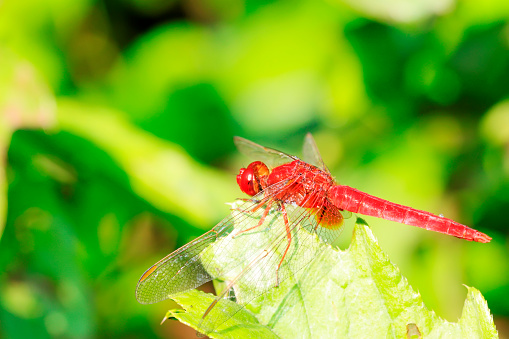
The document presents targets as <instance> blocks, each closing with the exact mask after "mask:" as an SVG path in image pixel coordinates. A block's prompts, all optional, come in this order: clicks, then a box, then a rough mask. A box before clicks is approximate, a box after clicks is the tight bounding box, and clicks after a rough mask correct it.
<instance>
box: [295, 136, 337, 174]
mask: <svg viewBox="0 0 509 339" xmlns="http://www.w3.org/2000/svg"><path fill="white" fill-rule="evenodd" d="M302 160H304V161H305V162H307V163H308V164H311V165H313V166H316V167H318V168H319V169H321V170H323V171H324V172H326V173H329V174H330V172H329V169H328V168H327V166H325V163H324V162H323V159H322V156H321V155H320V151H319V150H318V146H317V145H316V142H315V139H314V138H313V136H312V135H311V133H307V134H306V137H305V138H304V144H303V146H302Z"/></svg>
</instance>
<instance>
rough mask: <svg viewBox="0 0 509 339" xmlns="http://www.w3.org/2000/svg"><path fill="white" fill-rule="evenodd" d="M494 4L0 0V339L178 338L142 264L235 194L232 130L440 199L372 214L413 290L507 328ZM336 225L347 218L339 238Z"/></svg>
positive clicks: (507, 182)
mask: <svg viewBox="0 0 509 339" xmlns="http://www.w3.org/2000/svg"><path fill="white" fill-rule="evenodd" d="M508 97H509V2H507V1H505V0H488V1H483V2H478V1H474V0H463V1H455V0H446V1H444V0H433V1H429V0H417V1H404V0H391V1H373V0H362V1H353V0H300V1H299V0H298V1H276V0H259V1H256V0H245V1H243V0H105V1H99V0H96V1H94V0H73V1H64V0H47V1H39V0H21V1H20V0H3V1H0V119H1V120H0V153H1V154H2V160H3V161H2V165H1V167H0V190H1V195H0V225H1V227H0V230H2V237H1V240H0V336H1V337H4V338H29V337H30V338H93V337H98V338H106V337H107V338H120V337H121V338H138V337H144V338H184V337H194V331H193V330H190V331H186V328H185V327H182V326H179V324H178V323H177V322H175V321H168V322H166V323H165V324H164V325H162V326H160V325H159V322H160V320H161V319H162V318H163V316H164V314H165V313H166V310H167V309H169V308H173V307H175V305H174V304H173V303H172V302H171V301H167V302H163V303H159V304H156V305H150V306H147V305H140V304H138V303H137V302H136V300H135V297H134V288H135V286H136V283H137V281H138V278H139V276H140V275H141V274H142V273H143V272H144V270H145V269H147V268H148V267H149V266H150V265H151V264H153V263H154V262H155V261H157V260H158V259H160V258H161V257H163V256H164V255H166V254H167V253H169V252H171V251H173V250H174V249H176V248H177V247H179V246H181V245H183V244H185V243H186V242H188V241H189V240H191V239H193V238H194V237H196V236H198V235H200V234H202V233H203V232H205V231H206V230H208V229H210V228H211V227H212V226H214V225H215V223H217V222H218V221H219V220H220V219H221V218H222V217H224V216H226V215H227V214H228V206H227V205H225V204H224V203H225V202H230V201H233V200H234V199H235V198H237V197H243V195H242V194H241V192H240V191H239V190H238V188H237V187H236V183H235V175H236V173H237V172H238V169H239V168H240V167H241V166H245V165H246V164H247V163H248V162H249V159H246V158H244V157H243V156H241V155H239V154H238V152H237V151H236V150H235V148H234V145H233V142H232V137H233V136H234V135H240V136H243V137H246V138H248V139H251V140H253V141H255V142H257V143H260V144H263V145H267V146H271V147H275V148H278V149H281V150H284V151H286V152H288V153H293V154H297V155H298V154H299V152H300V147H301V144H302V140H303V137H304V135H305V133H307V132H312V133H313V134H314V136H315V138H316V140H317V143H318V145H319V148H320V149H321V151H322V154H323V157H324V159H325V162H326V163H327V164H328V165H329V167H330V169H331V172H332V173H333V174H334V175H335V176H336V177H337V178H338V180H339V182H341V183H343V184H348V185H351V186H354V187H356V188H358V189H361V190H364V191H367V192H369V193H371V194H375V195H378V196H380V197H383V198H386V199H390V200H393V201H395V202H398V203H402V204H407V205H410V206H413V207H416V208H419V209H425V210H429V211H432V212H434V213H436V214H440V213H441V214H444V215H445V216H447V217H450V218H453V219H455V220H457V221H459V222H462V223H464V224H467V225H471V226H473V227H475V228H477V229H479V230H481V231H483V232H485V233H487V234H489V235H491V236H492V237H493V241H492V242H491V243H490V244H476V243H469V242H466V241H462V240H458V239H456V238H453V237H448V236H444V235H440V234H436V233H432V232H426V231H424V230H421V229H417V228H413V227H409V226H403V225H400V224H396V223H391V222H384V221H380V220H377V219H373V218H367V220H368V222H369V223H370V224H371V226H372V228H373V231H374V233H375V235H376V236H377V237H378V239H379V243H380V245H381V246H382V248H383V249H384V251H386V252H387V253H388V254H389V256H390V258H391V260H392V261H393V262H394V263H395V264H396V265H397V266H399V267H400V269H401V271H402V273H403V275H404V276H406V277H407V278H408V279H409V281H410V284H411V285H412V286H413V287H414V288H415V289H416V290H418V291H420V293H421V294H422V297H423V300H424V302H425V303H426V305H427V306H428V307H429V308H431V309H433V310H435V311H436V313H437V314H438V315H440V316H442V317H444V318H446V319H447V320H449V321H456V320H457V318H458V317H459V316H460V314H461V309H462V307H463V302H464V298H465V296H466V289H465V288H464V287H463V286H462V284H466V285H469V286H475V287H476V288H478V289H479V290H480V291H481V292H482V293H483V295H484V296H485V297H486V299H487V301H488V305H489V307H490V308H491V311H492V314H493V316H494V319H495V323H496V325H497V328H498V330H499V332H500V334H501V336H502V337H504V336H505V337H507V335H508V334H509V318H508V317H509V260H508V258H509V243H508V240H509V238H508V235H509V231H508V230H509V221H508V218H507V212H508V211H509V100H508ZM350 237H351V229H348V228H347V229H346V230H345V232H344V239H345V240H344V246H347V244H348V241H349V239H350Z"/></svg>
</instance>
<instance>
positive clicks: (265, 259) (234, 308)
mask: <svg viewBox="0 0 509 339" xmlns="http://www.w3.org/2000/svg"><path fill="white" fill-rule="evenodd" d="M324 206H326V208H327V212H325V213H321V211H316V210H310V209H304V208H301V207H299V206H296V205H291V204H286V205H283V206H280V207H279V208H278V209H275V210H274V212H273V213H272V214H271V215H270V216H269V217H267V219H266V222H265V223H264V225H262V226H260V228H261V229H253V230H252V231H248V232H245V233H243V234H242V236H239V237H238V238H236V242H235V243H230V244H229V245H228V246H234V247H236V248H237V250H234V249H232V250H228V252H229V253H235V254H236V259H237V260H241V261H242V262H243V265H242V266H239V267H237V268H236V269H235V270H232V271H230V272H229V273H228V274H227V275H226V276H224V277H223V278H224V279H225V280H226V282H228V283H229V284H228V287H227V288H226V289H225V291H223V293H221V294H219V295H218V297H217V298H216V301H215V302H214V304H213V305H212V306H213V307H212V308H210V307H209V310H208V311H207V312H206V314H205V315H204V318H203V319H202V322H201V324H200V331H202V332H203V333H205V334H207V333H210V332H212V331H213V330H215V329H217V327H218V326H220V325H221V324H222V323H224V322H225V321H227V320H228V319H229V318H230V317H232V316H233V315H234V314H235V313H237V312H238V311H240V310H241V309H242V308H244V307H245V306H246V305H247V304H249V303H251V304H252V303H253V302H254V303H256V305H255V306H254V308H255V309H256V308H257V306H258V305H261V304H262V300H261V299H258V298H259V297H260V296H262V295H263V294H265V293H266V292H267V291H269V290H270V289H272V288H274V287H275V286H277V285H278V284H281V283H283V282H284V281H285V280H287V279H288V278H290V277H293V276H296V275H298V276H300V274H301V273H302V272H303V271H304V270H303V269H304V268H305V267H306V266H307V265H308V264H309V263H310V262H312V260H313V259H314V258H316V257H318V256H319V255H320V253H321V252H322V251H323V249H325V248H326V246H325V245H324V244H323V242H324V241H325V242H327V243H330V244H332V243H334V241H335V240H336V239H337V238H338V237H339V235H340V233H341V230H342V226H341V225H342V215H341V213H340V212H339V210H338V209H337V208H335V207H334V206H332V205H330V206H329V205H328V204H327V203H325V204H324ZM283 211H286V214H287V216H288V224H286V223H285V220H284V216H283V214H284V212H283ZM325 226H326V227H325ZM289 239H290V240H289ZM319 239H321V241H320V240H319ZM216 245H217V246H216ZM211 248H213V249H214V251H216V250H217V251H220V252H222V251H225V246H224V245H223V244H220V243H217V244H214V245H213V246H211ZM246 248H249V251H246V250H245V249H246ZM225 260H228V258H225ZM230 260H231V259H230ZM230 287H233V289H234V291H235V294H234V298H233V299H234V301H235V303H233V302H229V301H228V300H221V299H222V298H224V299H232V295H231V293H229V291H230Z"/></svg>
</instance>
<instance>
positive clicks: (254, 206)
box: [136, 182, 285, 304]
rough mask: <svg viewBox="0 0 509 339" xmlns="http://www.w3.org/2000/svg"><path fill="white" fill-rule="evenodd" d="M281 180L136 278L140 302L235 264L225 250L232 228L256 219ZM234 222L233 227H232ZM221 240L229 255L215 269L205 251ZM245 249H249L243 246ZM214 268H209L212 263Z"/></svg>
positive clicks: (249, 224)
mask: <svg viewBox="0 0 509 339" xmlns="http://www.w3.org/2000/svg"><path fill="white" fill-rule="evenodd" d="M284 185H285V182H281V183H276V184H274V185H272V186H270V187H268V188H267V189H266V190H264V191H262V192H260V193H259V194H257V195H255V196H254V197H252V198H251V199H249V200H246V201H243V202H242V203H239V204H237V205H236V206H235V207H233V209H232V212H231V213H230V215H229V216H228V217H226V218H225V219H223V220H222V221H221V222H220V223H219V224H217V225H216V226H215V227H214V228H213V229H212V230H210V231H209V232H207V233H205V234H203V235H202V236H200V237H199V238H197V239H195V240H193V241H191V242H190V243H188V244H186V245H184V246H182V247H181V248H179V249H177V250H176V251H174V252H172V253H170V254H169V255H167V256H166V257H164V258H163V259H161V260H160V261H158V262H157V263H156V264H154V265H153V266H152V267H151V268H149V269H148V270H147V271H146V272H145V273H144V274H143V275H142V276H141V278H140V280H139V281H138V285H137V286H136V298H137V299H138V301H139V302H140V303H142V304H152V303H156V302H159V301H162V300H165V299H168V298H170V297H171V296H172V295H175V294H177V293H181V292H185V291H188V290H191V289H193V288H196V287H198V286H201V285H203V284H204V283H206V282H208V281H210V280H212V279H215V278H217V277H221V276H224V275H225V274H227V273H228V272H229V271H231V270H233V269H235V267H237V266H239V265H240V264H241V262H239V261H238V260H236V257H235V254H234V253H229V252H228V251H230V250H229V248H230V247H231V246H230V245H229V244H230V243H231V242H232V240H233V239H234V234H232V231H233V230H234V228H235V229H236V231H237V232H238V231H241V230H242V229H247V228H250V227H252V220H259V219H260V217H261V213H263V209H262V208H261V206H262V205H264V204H265V202H266V201H267V200H268V199H269V198H270V195H271V194H278V192H279V190H280V189H282V188H283V187H284ZM234 226H235V227H234ZM216 241H221V243H222V244H223V246H224V248H223V250H222V252H221V251H219V252H221V253H217V254H218V255H220V254H221V258H223V255H224V256H226V257H228V256H230V257H231V258H230V260H229V261H225V260H223V261H222V264H223V265H222V267H221V269H217V265H216V263H217V260H218V258H217V257H215V256H214V255H212V256H211V255H210V251H208V249H209V247H210V245H211V244H213V243H214V242H216ZM247 252H248V253H250V252H249V250H247ZM214 266H215V267H216V268H214V269H213V268H212V267H214Z"/></svg>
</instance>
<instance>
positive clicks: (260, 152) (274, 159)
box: [233, 137, 298, 168]
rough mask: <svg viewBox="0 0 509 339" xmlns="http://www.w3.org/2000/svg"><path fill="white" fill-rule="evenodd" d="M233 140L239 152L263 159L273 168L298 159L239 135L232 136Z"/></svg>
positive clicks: (256, 158) (255, 158)
mask: <svg viewBox="0 0 509 339" xmlns="http://www.w3.org/2000/svg"><path fill="white" fill-rule="evenodd" d="M233 142H234V143H235V146H237V149H238V150H239V151H240V153H242V154H244V155H246V156H248V157H250V158H252V159H254V160H260V161H263V162H264V163H265V164H267V165H268V166H270V167H272V168H274V167H277V166H279V165H282V164H286V163H288V162H291V161H293V160H298V158H297V157H294V156H292V155H289V154H286V153H284V152H281V151H278V150H275V149H272V148H269V147H265V146H262V145H258V144H257V143H254V142H252V141H249V140H247V139H244V138H241V137H233Z"/></svg>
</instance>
